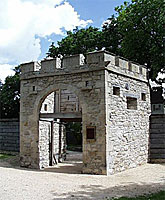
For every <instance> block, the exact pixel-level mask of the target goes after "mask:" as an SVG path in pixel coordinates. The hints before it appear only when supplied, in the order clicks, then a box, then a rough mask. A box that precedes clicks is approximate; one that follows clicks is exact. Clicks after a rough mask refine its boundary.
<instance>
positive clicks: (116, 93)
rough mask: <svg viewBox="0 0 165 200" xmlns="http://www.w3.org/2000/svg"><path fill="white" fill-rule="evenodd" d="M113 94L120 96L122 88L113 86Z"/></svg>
mask: <svg viewBox="0 0 165 200" xmlns="http://www.w3.org/2000/svg"><path fill="white" fill-rule="evenodd" d="M113 95H117V96H120V88H119V87H115V86H114V87H113Z"/></svg>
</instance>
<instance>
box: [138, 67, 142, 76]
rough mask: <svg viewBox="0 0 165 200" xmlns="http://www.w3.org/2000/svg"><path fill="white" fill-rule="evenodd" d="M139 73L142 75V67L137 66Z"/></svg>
mask: <svg viewBox="0 0 165 200" xmlns="http://www.w3.org/2000/svg"><path fill="white" fill-rule="evenodd" d="M139 73H140V74H142V66H139Z"/></svg>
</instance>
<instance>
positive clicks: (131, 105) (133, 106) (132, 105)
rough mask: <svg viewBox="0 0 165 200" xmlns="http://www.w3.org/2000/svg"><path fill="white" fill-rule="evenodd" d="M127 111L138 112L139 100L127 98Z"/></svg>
mask: <svg viewBox="0 0 165 200" xmlns="http://www.w3.org/2000/svg"><path fill="white" fill-rule="evenodd" d="M127 109H131V110H137V99H136V98H132V97H127Z"/></svg>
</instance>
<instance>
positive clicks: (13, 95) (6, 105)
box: [0, 67, 20, 118]
mask: <svg viewBox="0 0 165 200" xmlns="http://www.w3.org/2000/svg"><path fill="white" fill-rule="evenodd" d="M14 71H15V75H14V76H8V77H6V79H5V83H4V84H2V85H1V86H0V118H19V107H20V102H19V101H20V79H19V73H20V70H19V67H16V68H15V69H14Z"/></svg>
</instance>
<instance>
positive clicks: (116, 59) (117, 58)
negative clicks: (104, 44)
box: [115, 56, 119, 67]
mask: <svg viewBox="0 0 165 200" xmlns="http://www.w3.org/2000/svg"><path fill="white" fill-rule="evenodd" d="M115 66H117V67H119V57H118V56H115Z"/></svg>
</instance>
